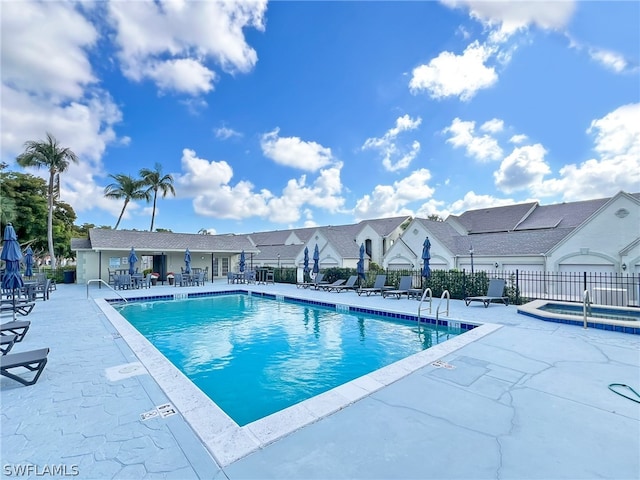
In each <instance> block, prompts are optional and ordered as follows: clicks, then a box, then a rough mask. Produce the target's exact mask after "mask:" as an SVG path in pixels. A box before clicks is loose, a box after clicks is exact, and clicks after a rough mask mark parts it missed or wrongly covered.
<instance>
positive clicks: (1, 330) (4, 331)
mask: <svg viewBox="0 0 640 480" xmlns="http://www.w3.org/2000/svg"><path fill="white" fill-rule="evenodd" d="M30 326H31V322H30V321H29V320H14V321H12V322H7V323H3V324H2V325H0V335H3V336H6V335H16V342H21V341H22V339H23V338H24V336H25V335H26V334H27V331H29V327H30Z"/></svg>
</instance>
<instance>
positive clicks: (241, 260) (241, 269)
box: [240, 250, 245, 273]
mask: <svg viewBox="0 0 640 480" xmlns="http://www.w3.org/2000/svg"><path fill="white" fill-rule="evenodd" d="M244 267H245V258H244V250H242V252H240V273H244Z"/></svg>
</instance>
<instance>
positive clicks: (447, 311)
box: [436, 290, 451, 325]
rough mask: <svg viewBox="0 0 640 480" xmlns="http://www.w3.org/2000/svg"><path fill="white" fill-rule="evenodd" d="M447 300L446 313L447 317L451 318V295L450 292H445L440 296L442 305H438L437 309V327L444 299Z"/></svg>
mask: <svg viewBox="0 0 640 480" xmlns="http://www.w3.org/2000/svg"><path fill="white" fill-rule="evenodd" d="M445 297H446V298H447V310H446V311H445V312H444V314H445V315H446V316H449V300H450V299H451V295H450V294H449V290H445V291H444V292H442V295H440V303H438V308H437V309H436V325H437V324H438V318H439V317H440V306H441V305H442V299H443V298H445Z"/></svg>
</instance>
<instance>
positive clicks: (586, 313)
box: [582, 290, 592, 328]
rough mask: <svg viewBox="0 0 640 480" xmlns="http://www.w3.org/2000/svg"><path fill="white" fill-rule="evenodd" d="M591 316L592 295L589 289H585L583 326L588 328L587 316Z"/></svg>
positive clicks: (583, 296) (583, 295)
mask: <svg viewBox="0 0 640 480" xmlns="http://www.w3.org/2000/svg"><path fill="white" fill-rule="evenodd" d="M588 316H589V317H591V316H592V315H591V295H590V294H589V290H585V291H584V293H583V294H582V318H583V321H584V325H583V328H587V317H588Z"/></svg>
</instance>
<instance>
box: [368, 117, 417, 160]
mask: <svg viewBox="0 0 640 480" xmlns="http://www.w3.org/2000/svg"><path fill="white" fill-rule="evenodd" d="M421 123H422V119H421V118H420V117H418V118H415V119H414V118H411V117H410V116H409V115H403V116H402V117H398V118H397V119H396V125H395V127H392V128H390V129H389V130H388V131H387V132H386V133H385V134H384V135H383V136H382V137H380V138H376V137H372V138H368V139H367V140H366V141H365V142H364V145H363V146H362V149H363V150H367V149H373V150H378V151H379V152H380V154H381V155H382V165H383V166H384V168H385V169H386V170H387V171H390V172H394V171H396V170H401V169H404V168H407V167H408V166H409V165H410V164H411V162H412V161H413V160H414V159H415V158H416V157H417V156H418V154H419V153H420V142H418V141H417V140H414V141H413V142H412V143H411V146H410V147H408V148H407V147H402V146H399V145H398V142H397V138H398V136H399V135H400V134H401V133H402V132H406V131H411V130H415V129H417V128H418V127H419V126H420V124H421Z"/></svg>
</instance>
